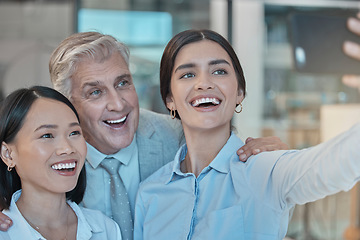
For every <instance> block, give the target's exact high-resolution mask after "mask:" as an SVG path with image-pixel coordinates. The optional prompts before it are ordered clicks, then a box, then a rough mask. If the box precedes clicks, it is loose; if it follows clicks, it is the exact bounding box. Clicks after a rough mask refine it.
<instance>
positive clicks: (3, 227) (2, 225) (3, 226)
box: [0, 223, 8, 229]
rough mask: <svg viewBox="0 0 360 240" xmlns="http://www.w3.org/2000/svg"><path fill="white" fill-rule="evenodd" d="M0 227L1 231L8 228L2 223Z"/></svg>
mask: <svg viewBox="0 0 360 240" xmlns="http://www.w3.org/2000/svg"><path fill="white" fill-rule="evenodd" d="M0 226H1V228H2V229H6V228H7V227H8V225H7V224H6V223H2V224H1V225H0Z"/></svg>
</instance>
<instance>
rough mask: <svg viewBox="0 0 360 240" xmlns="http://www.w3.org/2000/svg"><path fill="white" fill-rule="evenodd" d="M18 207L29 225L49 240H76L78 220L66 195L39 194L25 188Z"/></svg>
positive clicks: (17, 203)
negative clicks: (68, 203) (67, 201)
mask: <svg viewBox="0 0 360 240" xmlns="http://www.w3.org/2000/svg"><path fill="white" fill-rule="evenodd" d="M16 205H17V207H18V209H19V211H20V212H21V214H22V215H23V216H24V218H25V219H26V221H27V222H28V223H29V225H30V226H31V227H32V228H34V229H35V230H37V231H38V232H40V233H41V234H42V235H43V236H44V237H46V238H47V239H75V236H76V228H77V218H76V215H75V213H74V212H73V211H72V209H71V208H70V206H68V205H67V203H66V194H65V193H49V192H43V193H39V191H37V192H36V191H34V190H33V189H32V190H31V191H30V190H28V189H27V188H26V187H24V186H23V189H22V193H21V196H20V198H19V200H18V201H17V202H16ZM74 231H75V232H74Z"/></svg>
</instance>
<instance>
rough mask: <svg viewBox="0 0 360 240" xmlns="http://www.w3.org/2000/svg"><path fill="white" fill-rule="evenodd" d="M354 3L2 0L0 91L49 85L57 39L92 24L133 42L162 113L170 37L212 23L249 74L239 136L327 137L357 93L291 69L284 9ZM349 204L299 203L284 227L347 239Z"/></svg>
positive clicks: (308, 140)
mask: <svg viewBox="0 0 360 240" xmlns="http://www.w3.org/2000/svg"><path fill="white" fill-rule="evenodd" d="M359 9H360V3H359V1H340V0H196V1H194V0H27V1H26V0H0V98H3V97H4V96H6V95H7V94H8V93H9V92H11V91H12V90H14V89H16V88H19V87H23V86H30V85H34V84H41V85H47V86H51V84H50V80H49V76H48V75H49V74H48V59H49V56H50V54H51V52H52V51H53V49H54V48H55V47H56V46H57V45H58V44H59V43H60V41H62V40H63V39H64V38H66V37H67V36H69V35H70V34H72V33H74V32H77V31H87V30H98V31H100V32H103V33H109V34H112V35H114V36H115V37H117V38H118V39H119V40H121V41H123V42H125V43H126V44H127V45H128V46H129V47H130V51H131V58H130V62H131V64H130V70H131V72H132V74H133V77H134V81H135V85H136V89H137V92H138V95H139V101H140V106H141V107H144V108H148V109H152V110H154V111H158V112H164V113H167V111H166V109H165V108H164V106H163V104H162V102H161V100H160V93H159V89H158V82H159V79H158V78H159V61H160V58H161V54H162V51H163V49H164V47H165V45H166V43H167V41H168V40H169V39H170V38H171V37H172V36H173V35H174V34H176V33H178V32H180V31H182V30H186V29H190V28H196V29H199V28H210V29H213V30H215V31H218V32H219V33H221V34H223V35H224V36H225V37H227V38H228V40H229V41H230V42H231V43H232V44H233V46H234V48H235V50H236V52H237V53H238V56H239V59H240V62H241V63H242V66H243V68H244V72H245V77H246V79H247V91H248V95H247V97H246V99H245V102H244V111H243V112H242V113H241V114H239V115H236V117H235V118H234V121H233V123H234V125H235V127H236V128H237V129H238V134H239V136H240V137H242V138H243V139H244V140H245V139H246V137H248V136H252V137H260V136H269V135H277V136H279V137H280V138H281V139H282V140H283V141H284V142H286V143H288V145H289V146H290V147H291V148H304V147H310V146H313V145H315V144H318V143H320V142H321V141H322V140H324V137H323V136H324V135H323V134H324V132H326V133H327V132H328V131H329V130H328V129H329V127H327V128H324V126H330V129H331V130H334V131H335V132H336V129H337V128H338V127H339V128H341V130H343V128H345V129H346V128H347V127H349V126H350V123H348V122H347V123H346V124H342V122H341V121H344V120H346V119H349V118H351V120H354V119H356V118H357V117H359V116H358V115H357V116H352V115H348V114H349V113H354V111H358V112H360V111H359V108H357V107H358V105H357V104H359V102H360V95H359V92H358V90H357V89H352V88H349V87H347V86H345V85H344V84H342V82H341V74H336V73H334V74H329V73H306V72H298V71H296V70H295V69H294V60H293V57H292V56H293V55H292V47H291V41H290V37H289V32H290V30H291V29H290V28H289V22H288V19H289V15H290V14H291V13H293V12H311V11H323V10H326V11H347V12H350V13H356V12H357V11H358V10H359ZM359 42H360V41H359ZM359 67H360V63H359ZM349 106H350V110H348V109H349ZM326 107H329V108H330V110H326V109H325V110H324V108H326ZM333 107H334V108H335V114H334V115H331V116H332V117H325V119H331V120H333V121H332V122H331V123H329V122H323V121H324V117H323V119H322V117H321V116H323V115H324V114H325V115H326V114H327V112H329V111H330V112H331V111H332V112H334V109H333ZM351 107H353V108H351ZM354 109H355V110H354ZM339 115H341V116H344V117H343V118H340V119H337V118H336V116H339ZM346 116H349V117H346ZM359 119H360V117H359ZM339 131H340V130H339ZM331 134H333V133H331ZM331 134H330V135H331ZM325 135H326V134H325ZM330 137H331V136H330ZM265 201H266V199H265ZM352 211H354V209H353V208H351V207H350V193H339V194H336V195H335V196H331V197H328V198H325V199H323V200H320V201H317V202H315V203H310V204H306V205H305V206H299V207H296V208H295V210H294V213H293V218H292V220H291V223H290V226H289V231H288V235H289V237H291V238H293V239H299V240H300V239H306V240H307V239H334V240H335V239H343V237H342V235H343V232H344V231H345V229H346V228H347V227H348V226H349V224H350V222H349V221H350V220H349V219H350V212H352ZM355 211H357V210H355ZM358 212H360V211H358Z"/></svg>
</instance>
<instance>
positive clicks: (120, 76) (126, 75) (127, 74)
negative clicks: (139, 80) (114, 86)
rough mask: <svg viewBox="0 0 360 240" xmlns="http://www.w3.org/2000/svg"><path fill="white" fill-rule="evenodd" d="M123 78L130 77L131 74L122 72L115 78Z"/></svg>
mask: <svg viewBox="0 0 360 240" xmlns="http://www.w3.org/2000/svg"><path fill="white" fill-rule="evenodd" d="M123 78H131V74H130V73H124V74H121V75H119V76H117V77H116V80H119V79H120V80H121V79H123Z"/></svg>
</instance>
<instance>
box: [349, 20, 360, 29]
mask: <svg viewBox="0 0 360 240" xmlns="http://www.w3.org/2000/svg"><path fill="white" fill-rule="evenodd" d="M348 26H349V28H350V29H351V30H353V31H356V32H358V31H360V21H359V20H358V19H356V18H350V19H349V20H348Z"/></svg>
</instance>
